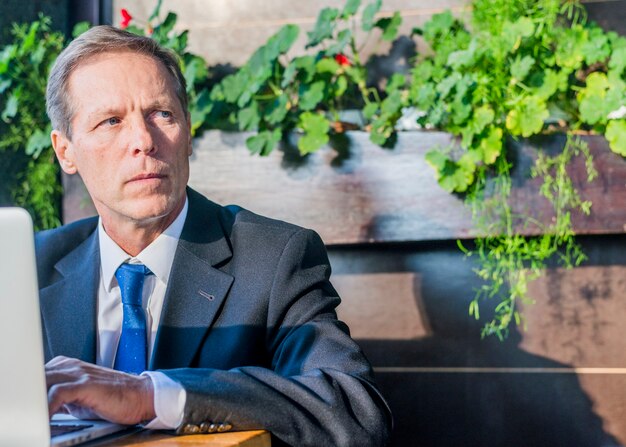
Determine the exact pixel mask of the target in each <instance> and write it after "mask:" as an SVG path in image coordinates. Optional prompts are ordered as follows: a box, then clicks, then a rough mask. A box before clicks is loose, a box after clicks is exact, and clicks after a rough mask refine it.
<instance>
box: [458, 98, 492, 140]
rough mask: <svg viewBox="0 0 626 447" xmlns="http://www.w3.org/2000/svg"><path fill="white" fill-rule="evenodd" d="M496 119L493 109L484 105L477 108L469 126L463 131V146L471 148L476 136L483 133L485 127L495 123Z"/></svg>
mask: <svg viewBox="0 0 626 447" xmlns="http://www.w3.org/2000/svg"><path fill="white" fill-rule="evenodd" d="M494 118H495V113H494V111H493V109H492V108H491V107H489V106H487V105H484V106H481V107H479V108H477V109H476V110H475V111H474V115H473V116H472V118H471V120H470V121H469V122H468V123H467V126H466V127H465V128H464V129H463V130H462V131H461V134H462V135H463V139H462V146H463V147H469V146H470V145H471V144H472V141H473V139H474V136H475V135H478V134H480V133H482V131H483V130H484V129H485V127H487V126H488V125H489V124H491V123H492V122H493V120H494Z"/></svg>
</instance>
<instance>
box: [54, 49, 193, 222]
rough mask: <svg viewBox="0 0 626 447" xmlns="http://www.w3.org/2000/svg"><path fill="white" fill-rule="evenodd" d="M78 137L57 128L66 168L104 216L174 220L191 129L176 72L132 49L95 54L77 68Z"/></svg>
mask: <svg viewBox="0 0 626 447" xmlns="http://www.w3.org/2000/svg"><path fill="white" fill-rule="evenodd" d="M68 87H69V98H70V102H71V105H72V110H73V117H72V121H71V128H72V139H71V141H70V140H69V139H67V138H66V136H65V135H63V134H61V133H59V132H58V131H53V133H52V141H53V146H54V148H55V151H56V153H57V157H58V158H59V161H60V163H61V167H62V168H63V170H64V171H65V172H67V173H69V174H74V173H76V172H78V173H79V174H80V176H81V177H82V179H83V181H84V182H85V185H86V187H87V190H88V191H89V194H90V195H91V198H92V199H93V201H94V204H95V206H96V209H97V210H98V213H99V214H100V216H102V219H103V222H105V228H106V223H109V222H111V223H122V222H123V221H126V222H128V221H132V222H134V223H135V224H139V225H142V224H150V223H151V222H157V221H164V220H165V221H168V222H171V221H173V219H174V218H175V217H176V215H177V214H178V212H179V211H180V209H182V206H183V204H184V198H185V187H186V185H187V180H188V178H189V156H190V155H191V134H190V130H189V123H188V120H187V118H186V113H187V112H186V111H184V110H183V109H182V106H181V104H180V101H179V100H178V98H177V97H176V93H175V84H174V80H173V77H172V75H171V74H170V73H169V72H168V71H167V69H166V68H165V67H164V66H163V64H161V63H159V62H157V61H156V60H154V59H153V58H151V57H149V56H145V55H141V54H138V53H133V52H112V53H103V54H99V55H96V56H92V57H90V58H88V59H86V60H85V61H82V62H81V63H80V65H78V67H77V68H76V69H75V70H74V71H73V72H72V74H71V75H70V78H69V82H68Z"/></svg>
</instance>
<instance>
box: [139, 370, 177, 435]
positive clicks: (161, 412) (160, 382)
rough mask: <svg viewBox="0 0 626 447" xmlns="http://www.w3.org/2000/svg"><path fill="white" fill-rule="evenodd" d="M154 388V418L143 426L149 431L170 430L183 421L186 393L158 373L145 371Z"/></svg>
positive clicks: (174, 382)
mask: <svg viewBox="0 0 626 447" xmlns="http://www.w3.org/2000/svg"><path fill="white" fill-rule="evenodd" d="M141 375H142V376H148V377H150V379H151V380H152V386H153V387H154V412H155V413H156V418H154V419H153V420H151V421H150V422H148V423H147V424H146V425H144V427H145V428H149V429H151V430H172V429H175V428H177V427H178V426H179V425H180V424H181V423H182V421H183V416H184V412H185V402H186V401H187V392H186V391H185V389H184V388H183V387H182V385H181V384H180V383H178V382H176V381H175V380H173V379H171V378H170V377H168V376H166V375H165V374H163V373H162V372H159V371H145V372H143V373H141Z"/></svg>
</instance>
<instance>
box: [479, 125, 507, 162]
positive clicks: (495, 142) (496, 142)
mask: <svg viewBox="0 0 626 447" xmlns="http://www.w3.org/2000/svg"><path fill="white" fill-rule="evenodd" d="M480 151H481V154H482V160H483V161H484V162H485V164H487V165H492V164H494V163H495V162H496V159H497V158H498V157H499V156H500V154H501V153H502V129H500V128H499V127H492V128H491V129H489V133H488V134H487V137H486V138H483V139H482V140H480Z"/></svg>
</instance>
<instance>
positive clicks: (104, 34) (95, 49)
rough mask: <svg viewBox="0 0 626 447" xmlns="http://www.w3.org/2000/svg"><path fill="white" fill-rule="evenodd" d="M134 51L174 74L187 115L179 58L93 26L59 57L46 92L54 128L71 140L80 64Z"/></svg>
mask: <svg viewBox="0 0 626 447" xmlns="http://www.w3.org/2000/svg"><path fill="white" fill-rule="evenodd" d="M116 51H132V52H135V53H138V54H143V55H146V56H150V57H152V58H154V59H155V60H156V61H158V62H161V63H162V64H163V65H164V66H165V68H166V69H167V70H168V71H169V72H170V73H171V75H172V77H173V79H174V83H175V86H176V96H177V97H178V100H179V101H180V104H181V106H182V108H183V111H185V112H187V111H188V104H187V92H186V84H185V77H184V76H183V74H182V72H181V71H180V66H179V59H178V56H177V55H176V54H175V53H174V52H172V51H170V50H169V49H167V48H163V47H161V46H160V45H159V44H158V43H157V42H156V41H155V40H154V39H151V38H149V37H144V36H138V35H136V34H132V33H129V32H128V31H123V30H121V29H118V28H114V27H112V26H108V25H102V26H94V27H93V28H91V29H89V30H88V31H86V32H84V33H83V34H81V35H80V36H78V37H77V38H76V39H74V40H73V41H72V42H71V43H70V44H69V45H68V46H67V48H65V49H64V50H63V51H62V52H61V54H59V57H57V59H56V61H55V62H54V65H53V66H52V69H51V70H50V75H49V76H48V86H47V88H46V112H47V113H48V117H49V118H50V121H52V128H53V129H56V130H59V131H61V132H62V133H63V134H65V136H66V137H67V138H69V139H71V138H72V129H71V121H72V117H73V115H74V110H73V104H72V101H71V98H70V95H69V90H68V85H67V83H68V80H69V78H70V75H71V74H72V72H73V71H74V69H75V68H76V67H77V66H78V65H79V64H80V62H81V61H83V60H85V59H88V58H90V57H91V56H95V55H97V54H102V53H110V52H116Z"/></svg>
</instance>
